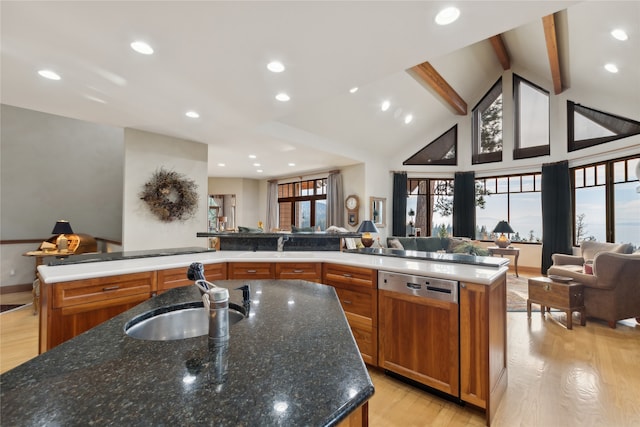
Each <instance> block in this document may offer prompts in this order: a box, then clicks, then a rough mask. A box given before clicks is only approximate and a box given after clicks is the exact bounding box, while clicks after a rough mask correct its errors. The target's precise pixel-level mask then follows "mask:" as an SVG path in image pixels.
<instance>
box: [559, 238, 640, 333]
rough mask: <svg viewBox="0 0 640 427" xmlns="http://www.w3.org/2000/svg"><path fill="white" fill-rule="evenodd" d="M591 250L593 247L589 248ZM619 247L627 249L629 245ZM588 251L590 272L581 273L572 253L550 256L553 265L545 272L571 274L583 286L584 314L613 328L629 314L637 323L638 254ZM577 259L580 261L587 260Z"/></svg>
mask: <svg viewBox="0 0 640 427" xmlns="http://www.w3.org/2000/svg"><path fill="white" fill-rule="evenodd" d="M584 243H587V242H584ZM584 243H583V245H584ZM592 243H595V242H592ZM600 245H602V244H600ZM587 246H589V245H587ZM583 249H584V248H583ZM591 249H593V247H592V248H589V250H591ZM621 250H622V251H626V252H628V251H630V250H631V247H630V246H629V247H628V248H627V247H624V248H621ZM592 254H593V267H592V269H593V274H585V273H584V272H583V268H584V267H583V265H578V260H577V259H576V257H575V256H570V255H562V254H554V255H553V257H552V258H553V262H554V265H552V266H551V267H550V268H549V271H548V274H549V275H552V274H556V275H560V276H568V277H572V278H573V279H574V280H576V281H577V282H580V283H582V284H584V285H585V289H584V305H585V311H586V315H587V317H594V318H597V319H602V320H605V321H607V323H608V324H609V326H610V327H611V328H615V327H616V322H617V321H618V320H622V319H628V318H631V317H635V318H636V321H638V323H640V253H639V252H636V253H634V254H628V253H618V252H610V251H596V252H595V253H589V252H587V253H586V255H592ZM579 258H581V259H582V262H583V263H584V262H585V261H587V260H589V259H588V258H582V257H579Z"/></svg>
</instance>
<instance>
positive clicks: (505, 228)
mask: <svg viewBox="0 0 640 427" xmlns="http://www.w3.org/2000/svg"><path fill="white" fill-rule="evenodd" d="M493 232H494V233H501V234H500V237H498V238H497V239H496V240H495V243H496V245H497V246H498V247H500V248H506V247H507V246H509V245H510V244H511V240H509V238H508V237H507V236H505V235H504V233H507V234H510V233H513V229H512V228H511V226H510V225H509V223H508V222H507V221H500V222H499V223H498V225H496V228H494V229H493Z"/></svg>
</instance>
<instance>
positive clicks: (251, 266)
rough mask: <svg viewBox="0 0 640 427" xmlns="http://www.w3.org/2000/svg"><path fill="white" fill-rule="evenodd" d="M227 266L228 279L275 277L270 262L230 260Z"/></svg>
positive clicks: (273, 266)
mask: <svg viewBox="0 0 640 427" xmlns="http://www.w3.org/2000/svg"><path fill="white" fill-rule="evenodd" d="M228 265H229V267H228V268H227V277H228V278H229V279H256V280H257V279H275V278H276V270H275V265H274V264H273V263H272V262H230V263H229V264H228Z"/></svg>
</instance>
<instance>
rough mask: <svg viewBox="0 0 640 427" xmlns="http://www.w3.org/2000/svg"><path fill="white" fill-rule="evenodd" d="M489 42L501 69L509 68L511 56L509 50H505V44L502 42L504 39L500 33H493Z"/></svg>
mask: <svg viewBox="0 0 640 427" xmlns="http://www.w3.org/2000/svg"><path fill="white" fill-rule="evenodd" d="M489 42H490V43H491V47H493V51H494V52H495V53H496V56H497V57H498V61H500V64H501V65H502V69H503V70H508V69H509V68H511V58H509V52H507V46H505V44H504V39H503V38H502V34H498V35H495V36H493V37H491V38H490V39H489Z"/></svg>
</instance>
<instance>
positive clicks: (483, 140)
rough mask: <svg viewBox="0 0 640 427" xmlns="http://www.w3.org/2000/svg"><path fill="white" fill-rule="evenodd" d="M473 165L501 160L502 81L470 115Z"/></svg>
mask: <svg viewBox="0 0 640 427" xmlns="http://www.w3.org/2000/svg"><path fill="white" fill-rule="evenodd" d="M472 120H473V125H472V135H473V159H472V162H473V164H474V165H475V164H478V163H491V162H499V161H501V160H502V79H499V80H498V81H497V82H496V83H495V84H494V85H493V87H492V88H491V89H490V90H489V92H487V94H486V95H485V96H484V97H483V98H482V100H481V101H480V102H479V103H478V105H476V106H475V107H474V109H473V113H472Z"/></svg>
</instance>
